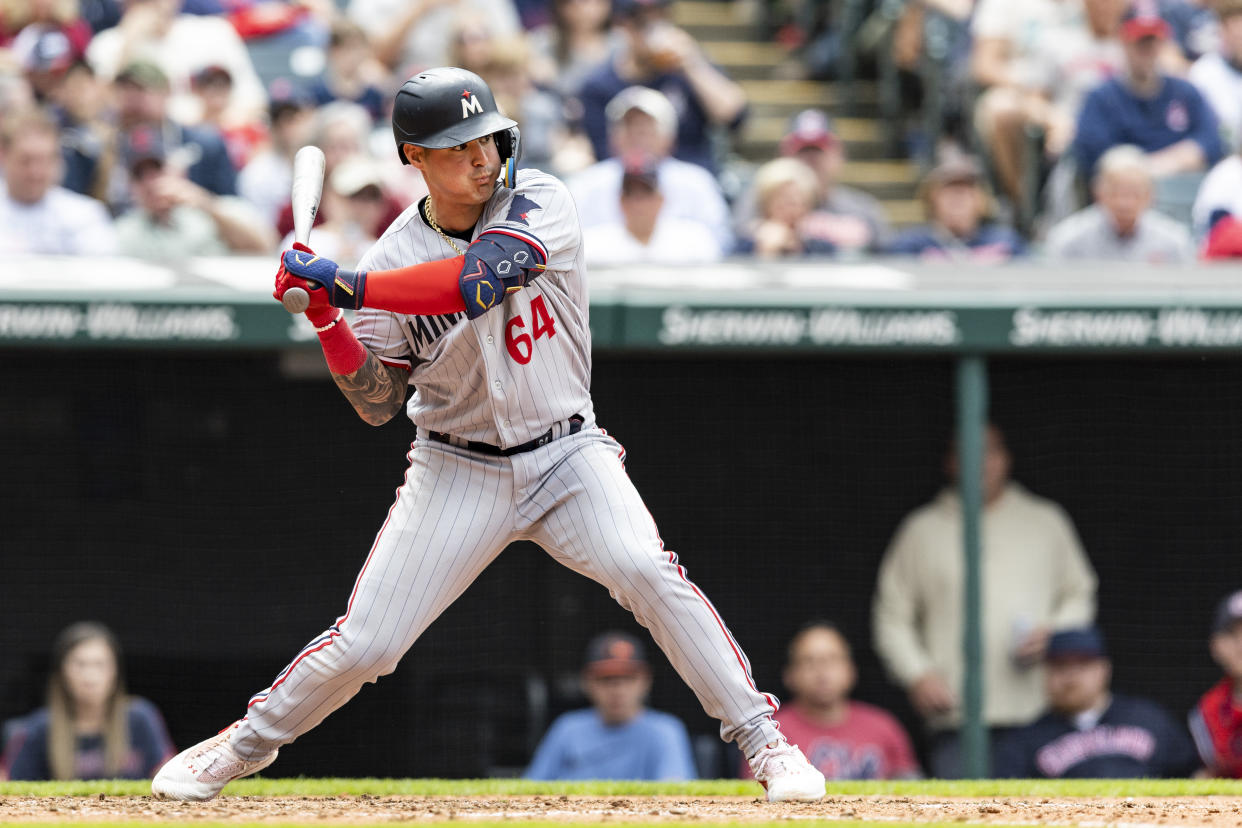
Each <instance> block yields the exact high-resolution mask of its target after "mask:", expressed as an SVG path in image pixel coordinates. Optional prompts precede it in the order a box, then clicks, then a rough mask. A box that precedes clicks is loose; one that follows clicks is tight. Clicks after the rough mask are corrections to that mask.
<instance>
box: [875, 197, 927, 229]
mask: <svg viewBox="0 0 1242 828" xmlns="http://www.w3.org/2000/svg"><path fill="white" fill-rule="evenodd" d="M880 204H881V205H882V206H883V207H884V212H885V213H887V214H888V220H889V222H890V223H891V224H892V225H893V226H894V227H896V228H899V229H904V228H906V227H912V226H914V225H916V224H922V223H923V202H921V201H919V200H918V199H917V198H894V199H886V200H883V201H881V202H880Z"/></svg>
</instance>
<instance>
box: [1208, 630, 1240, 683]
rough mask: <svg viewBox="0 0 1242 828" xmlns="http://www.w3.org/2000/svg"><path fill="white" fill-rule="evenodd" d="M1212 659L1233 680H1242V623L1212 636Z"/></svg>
mask: <svg viewBox="0 0 1242 828" xmlns="http://www.w3.org/2000/svg"><path fill="white" fill-rule="evenodd" d="M1212 658H1214V659H1216V663H1217V664H1219V665H1220V669H1222V670H1224V671H1225V674H1226V675H1228V676H1229V677H1230V678H1231V679H1233V680H1234V681H1239V680H1242V621H1238V622H1236V623H1234V624H1233V625H1232V626H1230V627H1229V628H1228V629H1225V630H1222V631H1221V632H1218V633H1216V634H1215V635H1213V636H1212Z"/></svg>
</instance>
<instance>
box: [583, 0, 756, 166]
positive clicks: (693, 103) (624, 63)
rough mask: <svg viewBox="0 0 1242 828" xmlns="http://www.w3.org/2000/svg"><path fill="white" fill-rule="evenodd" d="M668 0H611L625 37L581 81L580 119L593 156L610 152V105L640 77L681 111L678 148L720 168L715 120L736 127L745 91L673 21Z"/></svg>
mask: <svg viewBox="0 0 1242 828" xmlns="http://www.w3.org/2000/svg"><path fill="white" fill-rule="evenodd" d="M670 2H671V0H613V12H614V15H615V18H616V21H617V26H618V29H619V31H620V32H621V34H622V35H623V37H622V38H621V42H620V43H619V45H618V48H617V49H616V50H615V51H614V52H613V54H612V57H611V58H610V59H609V60H607V61H606V62H605V63H603V64H602V65H600V66H599V67H597V68H596V69H595V70H594V71H592V72H591V73H590V74H589V75H588V76H587V77H586V79H585V80H584V81H583V84H582V91H581V99H582V108H583V112H582V121H583V126H584V127H585V129H586V133H587V136H588V137H590V139H591V145H592V146H593V147H594V149H595V157H596V158H598V159H603V158H606V157H608V154H609V146H608V119H607V113H606V110H607V107H608V104H609V102H610V101H611V100H612V99H613V98H614V97H616V95H617V93H619V92H621V91H622V90H623V89H625V88H626V87H629V86H634V85H636V84H637V85H639V86H646V87H650V88H652V89H656V90H659V91H660V92H663V93H664V94H665V96H667V97H668V99H669V100H670V101H672V102H673V107H674V109H675V111H676V113H677V140H676V142H675V143H674V145H673V155H674V156H676V157H677V158H680V159H681V160H683V161H690V162H691V163H694V164H698V165H700V166H702V167H705V168H706V169H708V170H711V171H713V172H715V170H716V159H715V156H714V153H713V146H712V136H711V132H710V128H711V127H713V126H722V127H728V128H729V129H735V128H736V127H737V126H738V125H740V124H741V122H742V120H743V118H745V116H746V93H745V92H744V91H742V87H740V86H738V85H737V84H736V83H734V82H733V81H732V80H730V79H729V77H728V76H727V75H725V74H724V72H722V71H721V70H720V69H719V68H718V67H716V66H714V65H713V64H712V63H711V62H710V61H709V60H708V59H707V57H706V56H705V55H704V54H703V51H702V49H700V48H699V45H698V43H696V42H695V40H694V38H693V37H691V36H690V35H689V34H687V33H686V32H685V31H683V30H682V29H679V28H677V27H676V26H674V25H673V24H672V22H670V20H669V16H668V6H669V5H670Z"/></svg>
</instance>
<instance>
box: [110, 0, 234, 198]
mask: <svg viewBox="0 0 1242 828" xmlns="http://www.w3.org/2000/svg"><path fill="white" fill-rule="evenodd" d="M139 1H140V2H146V0H139ZM112 86H113V91H114V93H115V95H116V105H117V114H116V117H117V127H118V128H119V130H120V138H119V140H120V141H124V140H125V136H126V135H128V134H129V133H130V132H131V131H133V130H135V129H138V128H144V127H145V128H155V129H158V130H159V132H160V134H161V136H160V137H161V142H162V145H163V147H164V149H165V150H166V151H167V152H168V153H169V154H170V155H173V154H175V155H176V157H177V162H176V163H177V165H178V166H180V167H185V168H187V170H188V172H187V175H188V177H189V179H190V180H191V181H193V182H194V183H195V184H197V185H199V186H200V187H203V188H204V189H207V190H210V191H211V192H213V193H215V194H216V195H233V194H235V193H236V192H237V170H236V169H234V168H233V162H232V161H231V160H230V159H229V153H228V148H227V147H226V146H225V143H224V138H223V137H222V136H221V135H220V133H219V132H218V131H217V130H216V129H215V128H214V127H210V126H206V125H202V126H193V127H189V126H183V125H181V124H177V123H174V122H173V121H172V120H170V119H169V118H168V76H167V75H165V74H164V73H163V71H162V70H161V69H160V68H159V67H158V66H156V65H155V64H154V63H147V62H143V61H137V62H134V63H131V64H129V65H128V66H126V67H125V68H124V69H122V70H121V72H120V74H118V75H117V76H116V81H115V82H114V83H113V85H112ZM107 192H108V203H109V204H110V205H112V207H113V209H114V210H117V209H118V208H123V207H125V206H128V204H129V200H128V199H129V181H128V179H127V178H126V171H125V166H124V165H123V164H115V165H113V167H112V170H111V174H110V176H109V183H108V190H107Z"/></svg>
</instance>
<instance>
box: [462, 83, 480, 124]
mask: <svg viewBox="0 0 1242 828" xmlns="http://www.w3.org/2000/svg"><path fill="white" fill-rule="evenodd" d="M482 114H483V102H482V101H480V100H479V99H478V96H476V95H471V94H470V90H469V89H467V90H466V91H465V92H462V93H461V117H462V119H463V120H464V119H466V118H469V117H470V116H471V115H482Z"/></svg>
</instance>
